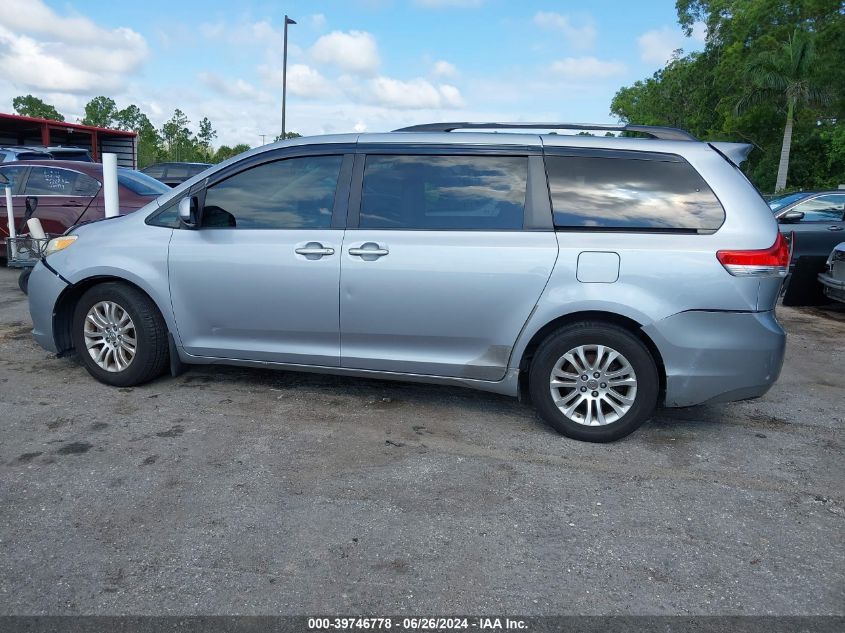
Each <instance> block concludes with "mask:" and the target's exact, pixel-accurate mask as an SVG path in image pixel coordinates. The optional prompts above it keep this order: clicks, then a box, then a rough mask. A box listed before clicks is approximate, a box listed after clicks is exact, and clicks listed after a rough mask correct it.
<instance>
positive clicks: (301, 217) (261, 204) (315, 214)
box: [202, 156, 343, 229]
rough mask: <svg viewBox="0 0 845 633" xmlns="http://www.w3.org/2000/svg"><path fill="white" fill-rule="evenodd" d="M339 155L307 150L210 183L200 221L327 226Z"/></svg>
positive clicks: (219, 224) (280, 226) (242, 225)
mask: <svg viewBox="0 0 845 633" xmlns="http://www.w3.org/2000/svg"><path fill="white" fill-rule="evenodd" d="M342 160H343V157H342V156H305V157H301V158H288V159H286V160H279V161H275V162H272V163H265V164H263V165H259V166H257V167H252V168H251V169H247V170H245V171H242V172H240V173H237V174H235V175H234V176H231V177H229V178H227V179H226V180H223V181H222V182H219V183H217V184H215V185H212V186H211V187H209V188H208V190H207V191H206V194H205V204H204V205H203V212H202V213H203V215H202V224H203V226H204V227H214V228H238V229H306V228H329V227H330V226H331V222H332V209H333V207H334V197H335V190H336V189H337V180H338V175H339V174H340V164H341V162H342Z"/></svg>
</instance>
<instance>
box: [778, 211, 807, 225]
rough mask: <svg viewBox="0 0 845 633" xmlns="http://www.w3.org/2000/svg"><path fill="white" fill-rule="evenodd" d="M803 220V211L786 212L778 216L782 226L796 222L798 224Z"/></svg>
mask: <svg viewBox="0 0 845 633" xmlns="http://www.w3.org/2000/svg"><path fill="white" fill-rule="evenodd" d="M803 219H804V212H803V211H787V212H786V213H784V214H783V215H782V216H780V221H781V223H782V224H795V223H796V222H800V221H801V220H803Z"/></svg>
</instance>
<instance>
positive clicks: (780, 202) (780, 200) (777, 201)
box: [769, 193, 807, 211]
mask: <svg viewBox="0 0 845 633" xmlns="http://www.w3.org/2000/svg"><path fill="white" fill-rule="evenodd" d="M806 195H807V194H806V193H787V194H785V195H783V196H777V197H775V198H772V199H771V200H769V208H770V209H771V210H772V211H780V210H781V209H783V208H784V207H785V206H786V205H788V204H792V203H793V202H795V201H796V200H800V199H801V198H803V197H804V196H806Z"/></svg>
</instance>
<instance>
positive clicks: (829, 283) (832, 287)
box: [819, 273, 845, 302]
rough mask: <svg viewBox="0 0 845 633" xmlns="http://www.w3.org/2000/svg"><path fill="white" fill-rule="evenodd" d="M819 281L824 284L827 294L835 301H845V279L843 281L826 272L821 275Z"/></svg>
mask: <svg viewBox="0 0 845 633" xmlns="http://www.w3.org/2000/svg"><path fill="white" fill-rule="evenodd" d="M819 281H820V282H821V284H822V287H823V290H824V294H825V295H827V296H828V297H830V298H831V299H833V300H834V301H843V302H845V281H841V280H839V279H836V278H835V277H832V276H830V275H828V274H825V273H821V274H820V275H819Z"/></svg>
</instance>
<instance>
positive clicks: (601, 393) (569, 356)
mask: <svg viewBox="0 0 845 633" xmlns="http://www.w3.org/2000/svg"><path fill="white" fill-rule="evenodd" d="M529 388H530V390H531V400H532V402H533V403H534V405H535V406H536V407H537V410H538V411H539V413H540V415H541V416H542V417H543V419H544V420H546V421H547V422H549V423H550V424H551V425H552V426H553V427H554V428H555V429H557V430H558V431H559V432H561V433H563V434H564V435H566V436H568V437H572V438H574V439H578V440H584V441H588V442H611V441H613V440H617V439H619V438H622V437H625V436H626V435H628V434H629V433H631V432H633V431H634V430H636V429H637V428H638V427H639V426H640V425H642V423H643V422H645V421H646V420H648V419H649V418H650V417H651V416H652V415H653V414H654V410H655V408H656V406H657V397H658V393H659V379H658V374H657V366H656V364H655V362H654V359H653V358H652V356H651V353H650V352H649V351H648V348H646V346H645V345H644V344H643V343H642V341H640V340H639V339H638V338H636V337H635V336H633V335H632V334H631V333H630V332H628V331H627V330H625V329H624V328H621V327H618V326H615V325H611V324H604V323H596V322H582V323H575V324H572V325H569V326H566V327H564V328H562V329H560V330H558V331H557V332H555V333H554V334H552V335H551V336H549V338H547V339H546V340H545V341H544V342H543V343H542V344H541V346H540V349H539V350H538V352H537V354H536V355H535V357H534V359H533V361H532V363H531V371H530V375H529Z"/></svg>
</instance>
